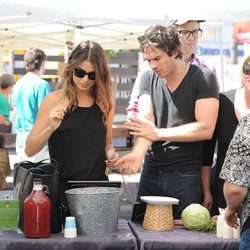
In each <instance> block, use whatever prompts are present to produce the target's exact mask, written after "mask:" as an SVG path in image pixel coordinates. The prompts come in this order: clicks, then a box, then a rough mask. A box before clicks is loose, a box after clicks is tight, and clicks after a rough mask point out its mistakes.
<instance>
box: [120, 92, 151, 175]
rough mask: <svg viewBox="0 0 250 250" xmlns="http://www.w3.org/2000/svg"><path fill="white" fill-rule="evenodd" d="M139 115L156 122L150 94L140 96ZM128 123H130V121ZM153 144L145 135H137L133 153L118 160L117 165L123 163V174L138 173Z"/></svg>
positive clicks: (121, 169) (121, 170)
mask: <svg viewBox="0 0 250 250" xmlns="http://www.w3.org/2000/svg"><path fill="white" fill-rule="evenodd" d="M139 116H140V117H142V119H144V117H147V119H150V121H152V122H154V116H153V106H152V102H151V99H150V96H149V95H142V96H140V97H139ZM127 124H129V122H128V123H127ZM151 144H152V141H150V140H148V139H146V138H144V137H140V136H137V137H135V142H134V145H133V148H132V151H131V153H129V154H126V155H125V156H123V157H121V158H120V159H119V160H118V161H117V162H116V164H115V166H118V165H119V164H121V168H120V172H121V173H122V174H135V173H137V172H138V171H139V169H140V167H141V164H142V162H143V158H144V156H145V154H146V152H147V150H148V149H149V147H150V146H151Z"/></svg>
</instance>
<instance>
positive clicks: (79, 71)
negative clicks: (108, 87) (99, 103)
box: [74, 68, 95, 80]
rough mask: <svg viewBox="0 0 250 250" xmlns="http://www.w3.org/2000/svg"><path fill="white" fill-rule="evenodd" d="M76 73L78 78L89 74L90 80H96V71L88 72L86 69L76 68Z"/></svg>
mask: <svg viewBox="0 0 250 250" xmlns="http://www.w3.org/2000/svg"><path fill="white" fill-rule="evenodd" d="M74 74H75V76H76V77H78V78H83V77H84V76H86V75H87V76H88V78H89V80H95V71H91V72H88V73H87V72H86V71H85V70H84V69H81V68H75V69H74Z"/></svg>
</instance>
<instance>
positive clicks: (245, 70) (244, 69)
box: [242, 64, 250, 76]
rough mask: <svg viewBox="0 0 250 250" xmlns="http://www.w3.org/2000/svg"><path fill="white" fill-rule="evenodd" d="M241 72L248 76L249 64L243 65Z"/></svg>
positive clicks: (249, 72) (249, 71) (249, 73)
mask: <svg viewBox="0 0 250 250" xmlns="http://www.w3.org/2000/svg"><path fill="white" fill-rule="evenodd" d="M242 71H243V73H244V74H245V75H248V76H249V75H250V64H244V65H243V67H242Z"/></svg>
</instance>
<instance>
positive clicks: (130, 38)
mask: <svg viewBox="0 0 250 250" xmlns="http://www.w3.org/2000/svg"><path fill="white" fill-rule="evenodd" d="M0 6H1V8H0V46H1V48H4V49H26V48H27V47H29V46H39V47H42V48H53V49H55V48H58V49H64V48H65V46H68V45H69V46H70V45H71V44H72V43H76V42H78V41H80V40H83V39H92V40H95V41H97V42H99V43H100V44H101V45H102V46H103V47H104V48H105V49H136V48H138V42H137V37H138V35H139V34H141V33H143V32H144V31H145V30H146V29H147V28H148V27H149V26H150V25H153V24H156V23H158V24H163V25H165V24H166V23H167V20H168V19H202V20H203V19H204V20H216V21H224V20H227V21H232V20H234V19H250V5H249V3H248V1H246V0H238V1H234V2H232V3H227V4H226V5H225V3H223V2H220V1H215V0H212V1H211V0H210V1H206V2H201V1H198V0H193V1H192V0H189V1H186V0H179V1H169V0H155V1H148V0H144V1H140V0H137V1H134V0H133V1H132V0H127V1H123V2H121V1H117V0H91V1H80V0H61V1H57V0H54V1H49V0H43V1H36V0H26V1H23V0H0Z"/></svg>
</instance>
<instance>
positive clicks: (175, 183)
mask: <svg viewBox="0 0 250 250" xmlns="http://www.w3.org/2000/svg"><path fill="white" fill-rule="evenodd" d="M140 196H167V197H173V198H176V199H179V205H174V206H173V215H174V218H175V219H180V218H181V213H182V211H183V209H184V208H185V207H187V206H188V205H190V204H191V203H199V204H201V203H202V200H203V191H202V185H201V177H200V169H198V170H180V171H179V170H178V171H176V170H171V171H166V170H164V171H162V170H155V169H153V168H149V167H145V168H143V170H142V174H141V179H140V183H139V189H138V194H137V201H140Z"/></svg>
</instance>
